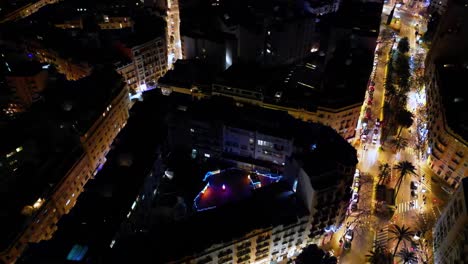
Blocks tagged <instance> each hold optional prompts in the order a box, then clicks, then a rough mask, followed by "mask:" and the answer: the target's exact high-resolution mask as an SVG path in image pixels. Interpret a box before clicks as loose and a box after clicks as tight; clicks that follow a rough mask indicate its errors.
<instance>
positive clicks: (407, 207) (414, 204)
mask: <svg viewBox="0 0 468 264" xmlns="http://www.w3.org/2000/svg"><path fill="white" fill-rule="evenodd" d="M417 208H419V206H418V200H412V201H407V202H403V203H399V204H397V210H396V212H395V213H396V214H401V213H405V212H408V211H411V210H415V209H417Z"/></svg>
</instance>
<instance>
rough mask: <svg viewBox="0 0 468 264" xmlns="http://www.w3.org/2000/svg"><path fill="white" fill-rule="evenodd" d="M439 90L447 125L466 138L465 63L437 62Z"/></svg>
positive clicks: (467, 70)
mask: <svg viewBox="0 0 468 264" xmlns="http://www.w3.org/2000/svg"><path fill="white" fill-rule="evenodd" d="M437 70H438V75H439V81H440V82H439V92H440V94H441V97H442V104H443V106H444V108H445V119H446V121H447V125H448V126H449V127H450V128H451V129H452V130H453V131H454V132H455V133H457V134H458V135H460V136H461V137H462V138H463V139H464V140H468V108H467V107H466V106H467V101H468V90H467V89H464V87H463V85H466V84H467V83H468V67H467V65H454V64H439V65H437Z"/></svg>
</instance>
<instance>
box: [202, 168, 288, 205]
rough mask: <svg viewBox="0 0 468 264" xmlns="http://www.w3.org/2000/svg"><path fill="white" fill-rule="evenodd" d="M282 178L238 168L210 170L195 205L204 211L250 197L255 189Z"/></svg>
mask: <svg viewBox="0 0 468 264" xmlns="http://www.w3.org/2000/svg"><path fill="white" fill-rule="evenodd" d="M280 179H281V176H280V175H273V174H271V173H264V174H263V173H261V172H258V171H254V172H249V171H245V170H242V169H237V168H229V169H225V170H219V171H214V172H208V173H207V174H206V176H205V179H204V181H205V182H206V186H205V187H204V188H203V190H202V191H201V192H200V193H199V194H198V195H197V197H195V200H194V207H195V209H196V210H198V211H204V210H208V209H213V208H215V207H218V206H220V205H223V204H227V203H231V202H235V201H238V200H242V199H245V198H248V197H250V196H251V195H252V192H253V191H254V190H255V189H258V188H262V187H264V186H267V185H269V184H271V183H273V182H278V181H279V180H280Z"/></svg>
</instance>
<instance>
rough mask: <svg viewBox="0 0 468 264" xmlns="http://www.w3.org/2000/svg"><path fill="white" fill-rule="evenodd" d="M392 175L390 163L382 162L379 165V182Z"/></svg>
mask: <svg viewBox="0 0 468 264" xmlns="http://www.w3.org/2000/svg"><path fill="white" fill-rule="evenodd" d="M388 176H390V165H389V164H388V163H382V164H380V165H379V182H378V184H381V183H382V182H384V181H385V179H387V178H388Z"/></svg>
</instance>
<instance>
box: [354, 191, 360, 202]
mask: <svg viewBox="0 0 468 264" xmlns="http://www.w3.org/2000/svg"><path fill="white" fill-rule="evenodd" d="M353 202H354V203H357V202H359V194H358V193H353Z"/></svg>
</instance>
